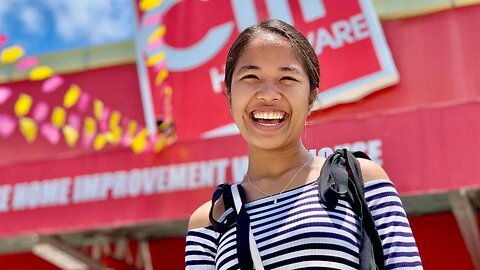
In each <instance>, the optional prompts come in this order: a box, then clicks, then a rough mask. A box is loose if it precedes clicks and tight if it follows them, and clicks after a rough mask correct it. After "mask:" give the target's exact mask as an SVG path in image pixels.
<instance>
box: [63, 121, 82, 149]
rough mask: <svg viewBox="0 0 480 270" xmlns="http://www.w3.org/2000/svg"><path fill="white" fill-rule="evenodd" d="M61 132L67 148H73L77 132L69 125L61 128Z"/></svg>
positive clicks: (76, 139)
mask: <svg viewBox="0 0 480 270" xmlns="http://www.w3.org/2000/svg"><path fill="white" fill-rule="evenodd" d="M62 131H63V136H65V141H66V142H67V144H68V146H70V147H74V146H75V144H76V143H77V141H78V137H79V134H78V130H76V129H75V128H73V127H72V126H70V125H66V126H64V127H63V128H62Z"/></svg>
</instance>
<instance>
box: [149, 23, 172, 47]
mask: <svg viewBox="0 0 480 270" xmlns="http://www.w3.org/2000/svg"><path fill="white" fill-rule="evenodd" d="M166 31H167V28H166V27H165V25H161V26H160V27H158V28H157V29H156V30H155V31H154V32H153V33H152V34H151V35H150V36H149V37H148V43H153V42H155V41H157V40H158V39H160V38H162V37H163V36H164V35H165V33H166Z"/></svg>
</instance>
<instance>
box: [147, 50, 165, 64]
mask: <svg viewBox="0 0 480 270" xmlns="http://www.w3.org/2000/svg"><path fill="white" fill-rule="evenodd" d="M163 59H165V52H159V53H157V54H155V55H153V56H152V57H150V58H148V60H147V65H148V66H149V67H153V66H155V64H157V63H158V62H160V61H162V60H163Z"/></svg>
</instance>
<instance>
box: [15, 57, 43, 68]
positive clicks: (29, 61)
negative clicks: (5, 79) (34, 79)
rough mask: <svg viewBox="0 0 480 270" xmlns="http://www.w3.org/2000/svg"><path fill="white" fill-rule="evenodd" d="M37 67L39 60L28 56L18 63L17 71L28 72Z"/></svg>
mask: <svg viewBox="0 0 480 270" xmlns="http://www.w3.org/2000/svg"><path fill="white" fill-rule="evenodd" d="M36 65H38V59H37V58H36V57H35V56H27V57H25V58H23V59H22V60H20V61H19V62H18V63H17V70H18V71H23V70H27V69H30V68H32V67H34V66H36Z"/></svg>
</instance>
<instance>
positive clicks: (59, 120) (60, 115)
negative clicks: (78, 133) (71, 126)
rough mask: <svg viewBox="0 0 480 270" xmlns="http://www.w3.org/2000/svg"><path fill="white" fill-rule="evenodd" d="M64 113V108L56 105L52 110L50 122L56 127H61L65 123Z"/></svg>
mask: <svg viewBox="0 0 480 270" xmlns="http://www.w3.org/2000/svg"><path fill="white" fill-rule="evenodd" d="M65 118H66V113H65V109H64V108H62V107H58V106H56V107H55V108H53V112H52V124H53V126H54V127H56V128H61V127H62V126H63V125H64V124H65Z"/></svg>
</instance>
